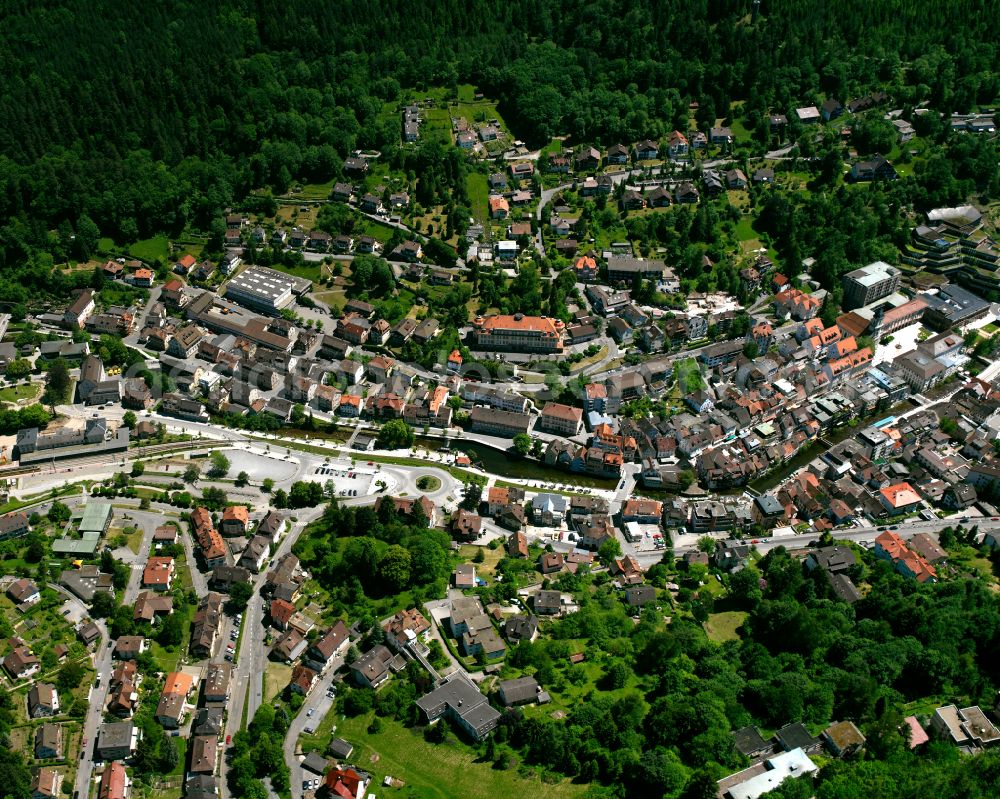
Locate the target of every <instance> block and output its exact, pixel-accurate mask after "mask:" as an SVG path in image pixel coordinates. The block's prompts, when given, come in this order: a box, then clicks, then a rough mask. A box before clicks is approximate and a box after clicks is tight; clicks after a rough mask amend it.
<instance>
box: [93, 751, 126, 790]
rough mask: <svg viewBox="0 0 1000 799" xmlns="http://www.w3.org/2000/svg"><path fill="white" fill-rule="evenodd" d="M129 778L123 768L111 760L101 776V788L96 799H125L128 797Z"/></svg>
mask: <svg viewBox="0 0 1000 799" xmlns="http://www.w3.org/2000/svg"><path fill="white" fill-rule="evenodd" d="M128 789H129V778H128V773H127V772H126V771H125V766H123V765H122V764H121V763H119V762H118V761H117V760H112V761H111V762H110V763H108V765H107V766H106V767H105V769H104V773H103V774H102V775H101V787H100V788H99V789H98V792H97V799H126V797H127V796H128Z"/></svg>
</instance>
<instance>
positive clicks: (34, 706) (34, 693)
mask: <svg viewBox="0 0 1000 799" xmlns="http://www.w3.org/2000/svg"><path fill="white" fill-rule="evenodd" d="M57 715H59V692H58V691H57V690H56V687H55V686H54V685H52V684H51V683H45V682H36V683H35V684H34V685H32V686H31V690H29V691H28V717H29V718H33V719H40V718H45V717H47V716H57Z"/></svg>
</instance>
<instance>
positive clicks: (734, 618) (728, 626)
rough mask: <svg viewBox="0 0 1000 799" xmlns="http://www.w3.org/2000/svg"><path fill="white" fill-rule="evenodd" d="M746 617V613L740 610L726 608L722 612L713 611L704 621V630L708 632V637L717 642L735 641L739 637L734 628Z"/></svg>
mask: <svg viewBox="0 0 1000 799" xmlns="http://www.w3.org/2000/svg"><path fill="white" fill-rule="evenodd" d="M746 617H747V614H746V613H744V612H743V611H742V610H727V611H725V612H724V613H713V614H711V615H710V616H709V617H708V621H706V622H705V632H706V633H708V637H709V639H711V640H712V641H715V642H716V643H717V644H721V643H725V642H726V641H735V640H736V639H737V638H739V637H740V636H739V634H738V633H737V632H736V630H737V628H738V627H739V626H740V625H741V624H743V620H744V619H745V618H746Z"/></svg>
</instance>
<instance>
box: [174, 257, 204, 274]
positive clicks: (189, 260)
mask: <svg viewBox="0 0 1000 799" xmlns="http://www.w3.org/2000/svg"><path fill="white" fill-rule="evenodd" d="M196 263H198V261H197V259H195V257H194V256H193V255H182V256H181V257H180V258H178V259H177V266H175V267H174V271H175V272H177V273H179V274H181V275H186V274H187V273H188V272H190V271H191V270H192V269H194V265H195V264H196Z"/></svg>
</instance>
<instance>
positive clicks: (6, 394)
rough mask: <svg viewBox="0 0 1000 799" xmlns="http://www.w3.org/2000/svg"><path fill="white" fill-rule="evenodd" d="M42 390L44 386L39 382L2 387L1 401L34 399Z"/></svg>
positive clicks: (0, 390)
mask: <svg viewBox="0 0 1000 799" xmlns="http://www.w3.org/2000/svg"><path fill="white" fill-rule="evenodd" d="M41 390H42V387H41V386H40V385H39V384H38V383H22V384H20V385H17V386H7V387H6V388H0V402H20V401H21V400H26V399H34V398H35V397H37V396H38V394H39V393H40V392H41Z"/></svg>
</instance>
